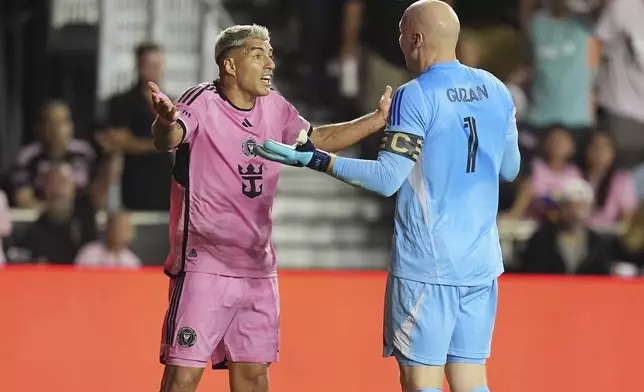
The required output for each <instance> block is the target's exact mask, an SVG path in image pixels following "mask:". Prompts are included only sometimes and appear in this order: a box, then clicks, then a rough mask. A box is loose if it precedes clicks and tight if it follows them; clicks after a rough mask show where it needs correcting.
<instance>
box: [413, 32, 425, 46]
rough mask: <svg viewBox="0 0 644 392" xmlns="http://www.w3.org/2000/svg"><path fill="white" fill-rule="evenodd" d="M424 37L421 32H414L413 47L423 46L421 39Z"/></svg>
mask: <svg viewBox="0 0 644 392" xmlns="http://www.w3.org/2000/svg"><path fill="white" fill-rule="evenodd" d="M424 38H425V37H423V34H422V33H414V47H415V48H420V47H421V46H423V40H424Z"/></svg>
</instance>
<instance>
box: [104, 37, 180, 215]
mask: <svg viewBox="0 0 644 392" xmlns="http://www.w3.org/2000/svg"><path fill="white" fill-rule="evenodd" d="M136 64H137V72H138V80H137V83H136V84H135V85H134V86H133V87H132V88H131V89H130V90H129V91H127V92H125V93H123V94H119V95H117V96H115V97H113V98H111V99H110V102H109V118H108V126H109V128H110V129H109V130H107V131H106V132H105V133H101V134H98V135H97V138H96V139H97V142H98V143H99V144H100V145H101V146H102V147H103V148H104V149H105V150H108V151H119V152H123V153H124V154H125V162H124V165H123V176H122V178H121V199H122V203H123V205H124V206H125V207H127V208H128V209H130V210H164V211H165V210H168V209H169V208H170V177H171V173H172V156H171V155H170V153H160V152H158V151H157V150H156V149H155V148H154V144H153V142H152V135H151V131H150V126H151V125H152V122H153V121H154V118H155V114H154V112H153V111H152V109H151V107H150V105H151V101H150V94H149V90H148V86H147V82H148V81H151V82H154V83H156V84H157V85H159V84H160V82H161V79H162V76H163V53H162V52H161V48H160V47H159V46H158V45H156V44H153V43H146V44H142V45H140V46H139V47H138V48H137V50H136Z"/></svg>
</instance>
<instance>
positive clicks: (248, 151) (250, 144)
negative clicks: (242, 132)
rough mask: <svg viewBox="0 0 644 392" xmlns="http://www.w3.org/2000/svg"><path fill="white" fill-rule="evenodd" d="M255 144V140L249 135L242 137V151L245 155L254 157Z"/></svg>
mask: <svg viewBox="0 0 644 392" xmlns="http://www.w3.org/2000/svg"><path fill="white" fill-rule="evenodd" d="M256 145H257V142H256V141H255V139H253V138H252V137H250V136H249V137H247V138H246V139H244V141H243V142H242V145H241V148H242V152H243V153H244V155H246V156H247V157H251V158H254V157H256V156H257V155H256V154H255V146H256Z"/></svg>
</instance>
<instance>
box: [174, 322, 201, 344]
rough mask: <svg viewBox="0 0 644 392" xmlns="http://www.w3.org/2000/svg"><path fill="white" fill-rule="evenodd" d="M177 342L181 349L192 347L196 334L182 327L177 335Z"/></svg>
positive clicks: (188, 328)
mask: <svg viewBox="0 0 644 392" xmlns="http://www.w3.org/2000/svg"><path fill="white" fill-rule="evenodd" d="M177 341H178V343H179V346H181V347H183V348H189V347H192V346H194V345H195V343H197V333H196V332H195V330H194V329H192V328H190V327H183V328H181V329H180V330H179V333H178V334H177Z"/></svg>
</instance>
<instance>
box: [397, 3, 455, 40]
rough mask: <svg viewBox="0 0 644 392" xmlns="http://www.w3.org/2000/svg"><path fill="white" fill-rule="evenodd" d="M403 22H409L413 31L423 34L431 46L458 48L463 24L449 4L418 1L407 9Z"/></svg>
mask: <svg viewBox="0 0 644 392" xmlns="http://www.w3.org/2000/svg"><path fill="white" fill-rule="evenodd" d="M405 19H407V20H405ZM403 21H405V22H408V23H409V27H411V28H412V29H413V30H416V31H418V32H420V33H423V34H424V35H425V36H426V39H428V40H429V43H430V44H432V45H434V46H437V47H439V46H440V47H445V48H452V49H455V48H456V43H457V42H458V34H459V33H460V31H461V24H460V22H459V21H458V16H457V15H456V12H454V10H453V9H452V7H450V6H449V5H448V4H446V3H444V2H442V1H438V0H420V1H417V2H415V3H414V4H412V5H410V6H409V8H407V10H406V11H405V14H404V15H403Z"/></svg>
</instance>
